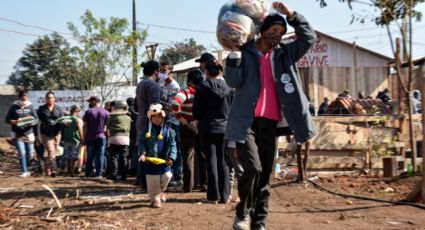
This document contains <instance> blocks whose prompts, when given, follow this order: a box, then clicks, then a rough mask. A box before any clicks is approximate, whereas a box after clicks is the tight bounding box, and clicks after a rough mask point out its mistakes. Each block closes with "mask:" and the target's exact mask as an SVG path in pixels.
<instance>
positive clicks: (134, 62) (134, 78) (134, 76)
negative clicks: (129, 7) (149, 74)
mask: <svg viewBox="0 0 425 230" xmlns="http://www.w3.org/2000/svg"><path fill="white" fill-rule="evenodd" d="M136 24H137V23H136V0H133V36H136V33H137V26H136ZM132 45H133V53H132V65H133V71H132V85H133V86H136V85H137V71H136V69H137V40H134V41H133V44H132Z"/></svg>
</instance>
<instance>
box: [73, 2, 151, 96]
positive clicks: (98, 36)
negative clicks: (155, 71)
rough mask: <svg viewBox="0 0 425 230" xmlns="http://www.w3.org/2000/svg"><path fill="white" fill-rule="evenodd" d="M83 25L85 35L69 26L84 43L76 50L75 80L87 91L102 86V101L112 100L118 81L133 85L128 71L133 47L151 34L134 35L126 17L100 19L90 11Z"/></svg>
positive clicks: (87, 12)
mask: <svg viewBox="0 0 425 230" xmlns="http://www.w3.org/2000/svg"><path fill="white" fill-rule="evenodd" d="M81 23H82V24H83V26H84V27H85V31H84V32H80V31H78V29H77V27H76V26H75V25H74V24H73V23H68V28H69V30H70V31H71V32H72V34H73V36H74V39H76V40H78V41H79V42H81V45H80V46H78V47H75V49H74V52H75V55H76V57H78V62H77V72H78V75H76V76H74V78H72V79H71V81H72V82H73V83H74V84H79V88H80V89H84V90H92V89H93V88H94V87H95V86H99V87H100V94H101V97H102V99H103V100H106V99H110V98H109V97H110V96H111V94H112V93H113V92H114V90H115V88H116V85H117V81H118V82H122V81H124V82H125V83H124V84H127V85H130V84H131V80H132V79H131V74H128V72H130V70H131V64H132V62H131V60H132V59H131V52H132V45H133V44H137V45H138V46H141V45H142V44H143V43H144V41H145V38H146V36H147V32H146V30H138V32H136V33H134V32H132V30H131V27H130V26H129V22H128V20H127V19H125V18H116V17H111V18H110V19H109V20H107V19H105V18H100V19H96V18H95V17H94V16H93V14H92V12H91V11H89V10H87V11H86V12H85V13H84V15H83V16H81Z"/></svg>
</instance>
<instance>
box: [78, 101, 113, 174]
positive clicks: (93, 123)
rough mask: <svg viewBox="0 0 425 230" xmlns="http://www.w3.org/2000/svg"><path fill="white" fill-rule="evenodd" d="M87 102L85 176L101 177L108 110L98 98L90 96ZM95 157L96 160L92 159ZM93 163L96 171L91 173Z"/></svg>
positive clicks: (85, 118) (85, 115)
mask: <svg viewBox="0 0 425 230" xmlns="http://www.w3.org/2000/svg"><path fill="white" fill-rule="evenodd" d="M87 102H88V103H89V108H90V109H88V110H87V111H86V112H85V113H84V118H83V121H84V134H83V136H84V138H85V139H84V141H85V144H86V146H87V162H86V177H91V176H95V177H96V178H102V175H103V172H104V170H105V168H104V165H105V147H106V134H105V125H106V122H107V120H108V117H109V112H108V111H107V110H106V109H104V108H102V107H101V105H100V102H101V100H100V98H99V97H97V96H92V97H90V98H89V99H88V100H87ZM95 159H96V162H94V160H95ZM93 163H94V165H95V168H96V173H95V174H94V175H93Z"/></svg>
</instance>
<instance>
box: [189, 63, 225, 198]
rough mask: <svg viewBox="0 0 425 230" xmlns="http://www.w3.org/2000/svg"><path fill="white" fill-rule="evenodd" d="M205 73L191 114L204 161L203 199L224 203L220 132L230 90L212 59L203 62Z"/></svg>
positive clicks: (223, 144) (223, 155)
mask: <svg viewBox="0 0 425 230" xmlns="http://www.w3.org/2000/svg"><path fill="white" fill-rule="evenodd" d="M205 72H206V73H205V74H206V76H207V79H206V80H205V81H204V82H203V83H202V84H200V85H199V87H198V89H197V91H196V94H195V99H194V101H193V116H194V118H195V119H196V120H198V121H199V133H200V137H201V141H202V144H203V147H204V150H205V155H206V160H207V172H208V190H207V201H208V202H211V203H218V202H220V203H227V202H228V201H229V195H230V181H229V167H228V165H227V164H226V160H225V141H224V133H225V131H226V124H227V114H228V112H229V108H230V104H231V98H232V90H231V89H230V88H229V86H227V84H226V81H225V80H224V78H223V77H222V75H223V66H222V65H221V64H219V63H217V61H216V60H211V61H209V62H207V63H206V65H205Z"/></svg>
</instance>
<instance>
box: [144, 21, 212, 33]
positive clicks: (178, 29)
mask: <svg viewBox="0 0 425 230" xmlns="http://www.w3.org/2000/svg"><path fill="white" fill-rule="evenodd" d="M139 24H142V25H145V26H152V27H157V28H161V29H168V30H177V31H184V32H194V33H203V34H215V32H213V31H206V30H196V29H186V28H179V27H172V26H162V25H156V24H149V23H144V22H139Z"/></svg>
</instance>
